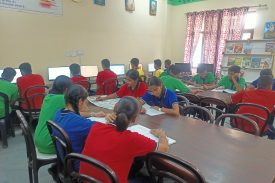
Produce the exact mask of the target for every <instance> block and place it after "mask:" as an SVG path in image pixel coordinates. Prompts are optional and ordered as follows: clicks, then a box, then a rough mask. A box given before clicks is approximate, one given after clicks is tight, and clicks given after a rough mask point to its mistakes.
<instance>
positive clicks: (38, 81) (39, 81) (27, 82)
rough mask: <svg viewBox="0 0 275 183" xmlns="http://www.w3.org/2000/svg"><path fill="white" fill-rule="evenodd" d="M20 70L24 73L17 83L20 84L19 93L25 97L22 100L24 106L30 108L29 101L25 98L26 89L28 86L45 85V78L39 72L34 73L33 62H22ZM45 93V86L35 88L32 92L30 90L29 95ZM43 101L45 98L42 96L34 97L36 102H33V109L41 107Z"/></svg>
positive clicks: (25, 108)
mask: <svg viewBox="0 0 275 183" xmlns="http://www.w3.org/2000/svg"><path fill="white" fill-rule="evenodd" d="M19 69H20V72H21V74H22V76H21V77H19V78H17V81H16V84H17V86H18V90H19V94H20V97H21V98H22V99H23V101H22V108H23V109H24V110H27V109H28V105H27V101H26V99H25V96H24V94H25V91H26V90H27V88H29V87H31V86H37V85H39V86H43V85H45V82H44V79H43V77H42V76H41V75H39V74H32V68H31V64H30V63H22V64H21V65H20V66H19ZM37 93H38V94H39V93H41V94H44V93H45V89H44V88H35V89H32V90H30V92H28V96H30V95H33V94H37ZM42 102H43V98H42V97H35V99H34V103H35V106H34V104H33V103H32V102H31V103H30V105H31V109H34V108H35V109H40V108H41V105H42Z"/></svg>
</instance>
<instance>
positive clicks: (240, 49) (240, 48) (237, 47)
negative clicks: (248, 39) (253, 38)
mask: <svg viewBox="0 0 275 183" xmlns="http://www.w3.org/2000/svg"><path fill="white" fill-rule="evenodd" d="M242 52H243V44H242V43H239V44H235V46H234V53H242Z"/></svg>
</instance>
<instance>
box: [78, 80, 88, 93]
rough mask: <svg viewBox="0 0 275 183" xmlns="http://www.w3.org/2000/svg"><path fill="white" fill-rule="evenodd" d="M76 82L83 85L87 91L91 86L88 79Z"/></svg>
mask: <svg viewBox="0 0 275 183" xmlns="http://www.w3.org/2000/svg"><path fill="white" fill-rule="evenodd" d="M76 84H79V85H81V86H83V87H84V88H85V89H86V90H87V91H89V90H90V88H91V83H90V82H89V81H88V80H82V81H78V82H77V83H76Z"/></svg>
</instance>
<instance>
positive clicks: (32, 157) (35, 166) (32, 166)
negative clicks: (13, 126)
mask: <svg viewBox="0 0 275 183" xmlns="http://www.w3.org/2000/svg"><path fill="white" fill-rule="evenodd" d="M16 114H17V117H18V118H19V120H20V122H21V123H20V126H21V128H22V131H23V135H24V138H25V142H26V149H27V158H28V171H29V179H30V183H33V182H34V183H38V170H39V168H40V167H42V166H45V165H48V164H52V163H56V160H57V159H56V155H49V154H42V153H40V152H38V150H37V149H36V147H35V145H34V140H33V136H32V132H31V129H30V128H29V125H28V123H27V121H26V119H25V117H24V116H23V115H22V113H21V112H20V111H19V110H16Z"/></svg>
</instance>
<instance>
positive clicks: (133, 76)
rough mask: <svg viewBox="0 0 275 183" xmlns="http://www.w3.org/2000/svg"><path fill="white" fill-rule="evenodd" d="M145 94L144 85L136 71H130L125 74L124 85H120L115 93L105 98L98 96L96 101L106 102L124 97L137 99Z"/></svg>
mask: <svg viewBox="0 0 275 183" xmlns="http://www.w3.org/2000/svg"><path fill="white" fill-rule="evenodd" d="M145 93H146V84H145V83H144V82H141V81H140V78H139V75H138V71H136V70H134V69H131V70H129V71H128V72H127V73H126V84H124V85H122V86H121V88H120V89H119V90H118V91H117V92H116V93H113V94H110V95H107V96H100V97H98V98H97V100H108V99H114V98H117V97H120V98H121V97H125V96H133V97H136V98H138V97H143V96H144V95H145Z"/></svg>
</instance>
